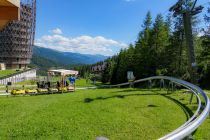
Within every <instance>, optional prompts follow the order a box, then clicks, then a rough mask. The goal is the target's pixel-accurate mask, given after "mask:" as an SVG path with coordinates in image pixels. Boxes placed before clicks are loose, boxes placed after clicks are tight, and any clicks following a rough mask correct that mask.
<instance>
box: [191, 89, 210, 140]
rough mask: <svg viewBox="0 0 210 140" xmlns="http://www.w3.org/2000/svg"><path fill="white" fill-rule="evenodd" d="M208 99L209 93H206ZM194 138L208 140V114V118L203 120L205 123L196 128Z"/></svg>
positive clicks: (209, 139)
mask: <svg viewBox="0 0 210 140" xmlns="http://www.w3.org/2000/svg"><path fill="white" fill-rule="evenodd" d="M206 93H208V96H209V98H210V91H209V90H208V91H206ZM194 138H195V139H196V140H210V114H209V117H208V118H207V119H206V120H205V122H204V123H203V124H202V125H201V126H200V127H199V128H198V130H197V131H196V132H195V136H194Z"/></svg>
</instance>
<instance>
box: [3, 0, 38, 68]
mask: <svg viewBox="0 0 210 140" xmlns="http://www.w3.org/2000/svg"><path fill="white" fill-rule="evenodd" d="M35 24H36V0H21V6H20V21H12V22H10V23H8V25H7V26H5V27H4V28H3V29H2V30H1V31H0V62H2V63H5V65H6V68H7V69H22V68H26V67H27V65H28V64H30V61H31V58H32V46H33V44H34V36H35Z"/></svg>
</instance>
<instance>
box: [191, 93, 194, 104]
mask: <svg viewBox="0 0 210 140" xmlns="http://www.w3.org/2000/svg"><path fill="white" fill-rule="evenodd" d="M193 96H194V95H193V93H191V96H190V104H192V100H193Z"/></svg>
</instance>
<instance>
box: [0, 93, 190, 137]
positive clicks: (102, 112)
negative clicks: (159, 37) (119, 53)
mask: <svg viewBox="0 0 210 140" xmlns="http://www.w3.org/2000/svg"><path fill="white" fill-rule="evenodd" d="M159 93H165V92H160V91H154V90H153V91H144V90H143V91H140V90H130V89H108V90H107V89H98V90H85V91H76V92H75V93H67V94H57V95H46V96H31V97H8V98H6V97H0V100H1V102H0V108H1V110H0V114H1V115H0V118H1V119H0V129H1V131H0V139H73V140H77V139H78V140H81V139H84V140H89V139H90V140H94V139H95V138H96V137H97V136H106V137H108V138H109V139H111V140H115V139H116V140H118V139H125V140H128V139H132V140H135V139H136V140H137V139H144V140H147V139H148V140H150V139H157V138H159V137H161V136H163V135H165V134H167V133H169V132H171V131H172V130H174V129H175V128H177V127H179V126H180V125H181V124H182V123H184V122H185V121H186V119H187V115H186V114H185V112H184V111H183V109H182V108H181V107H180V106H178V105H177V104H179V103H177V102H174V101H173V100H171V99H170V98H168V97H166V96H165V95H164V94H163V95H158V94H159Z"/></svg>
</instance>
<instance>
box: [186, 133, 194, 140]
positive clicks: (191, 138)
mask: <svg viewBox="0 0 210 140" xmlns="http://www.w3.org/2000/svg"><path fill="white" fill-rule="evenodd" d="M186 140H194V138H193V136H192V134H190V135H189V136H188V137H186Z"/></svg>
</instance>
